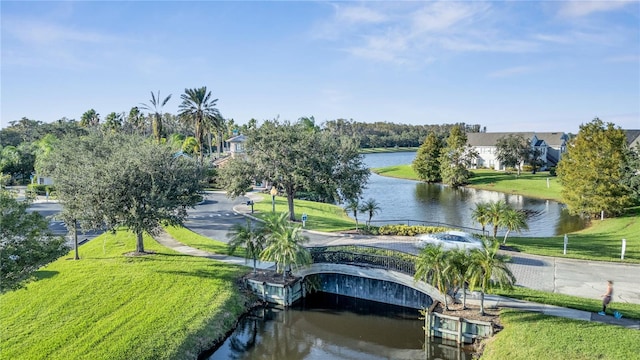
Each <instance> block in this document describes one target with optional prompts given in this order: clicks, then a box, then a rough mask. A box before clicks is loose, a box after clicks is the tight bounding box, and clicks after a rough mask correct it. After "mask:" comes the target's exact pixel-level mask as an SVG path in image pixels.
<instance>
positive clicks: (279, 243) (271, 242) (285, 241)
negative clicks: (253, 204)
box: [260, 213, 312, 278]
mask: <svg viewBox="0 0 640 360" xmlns="http://www.w3.org/2000/svg"><path fill="white" fill-rule="evenodd" d="M288 217H289V214H287V213H282V214H280V215H275V214H272V216H269V217H268V218H267V219H266V220H267V221H266V222H265V225H264V227H265V229H266V239H267V242H266V246H265V247H264V249H263V250H262V251H261V252H260V259H262V260H266V261H275V262H276V266H277V269H276V271H278V272H282V276H283V278H284V277H286V275H287V271H288V270H290V269H291V268H293V267H299V266H304V265H308V264H311V262H312V260H311V254H310V253H309V250H307V248H305V247H304V246H303V244H304V243H305V242H307V241H308V240H309V239H308V238H307V237H306V236H304V235H302V226H301V225H290V224H288V223H287V218H288Z"/></svg>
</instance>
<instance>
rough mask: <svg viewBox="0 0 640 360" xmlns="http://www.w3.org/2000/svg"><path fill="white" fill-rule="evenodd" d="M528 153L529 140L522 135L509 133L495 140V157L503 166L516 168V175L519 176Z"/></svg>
mask: <svg viewBox="0 0 640 360" xmlns="http://www.w3.org/2000/svg"><path fill="white" fill-rule="evenodd" d="M530 153H531V144H530V141H529V140H527V139H525V138H524V137H523V136H522V135H519V134H509V135H506V136H503V137H501V138H499V139H498V140H497V141H496V158H497V159H498V160H499V161H500V162H501V163H502V164H503V165H504V166H505V168H509V167H514V168H516V170H517V171H518V176H520V171H521V169H522V164H523V163H524V162H525V161H527V160H529V158H530Z"/></svg>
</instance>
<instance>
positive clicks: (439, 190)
mask: <svg viewBox="0 0 640 360" xmlns="http://www.w3.org/2000/svg"><path fill="white" fill-rule="evenodd" d="M415 154H416V153H415V152H398V153H380V154H367V155H365V163H366V164H367V166H369V167H372V168H377V167H385V166H392V165H401V164H410V163H411V162H412V161H413V159H414V158H415ZM363 198H364V199H368V198H374V199H375V200H376V201H377V202H378V204H379V206H380V208H381V210H380V211H379V213H378V214H377V215H375V216H374V218H373V222H372V224H374V225H382V224H385V223H405V224H406V223H407V220H414V222H413V224H414V225H415V224H417V222H415V221H424V222H430V223H442V224H450V225H455V226H460V227H463V228H470V229H477V231H480V225H479V224H478V223H476V222H474V221H473V218H472V216H471V213H472V212H473V209H474V208H475V204H476V203H478V202H481V201H485V202H486V201H497V200H505V201H506V202H507V203H508V204H509V205H511V206H512V207H513V208H516V209H521V210H525V211H527V213H528V214H530V215H529V217H528V219H527V222H528V225H529V230H524V231H522V232H521V233H520V234H517V233H516V234H513V233H512V235H516V236H527V237H548V236H554V235H562V234H565V233H569V232H573V231H577V230H580V229H583V228H584V227H585V224H584V222H583V221H582V220H581V219H580V218H579V217H576V216H570V215H569V213H568V211H567V210H566V208H565V206H564V205H563V204H561V203H558V202H555V201H550V200H539V199H533V198H527V197H524V196H522V195H513V194H504V193H499V192H495V191H486V190H476V189H471V188H457V189H454V188H451V187H447V186H443V185H440V184H426V183H422V182H419V181H412V180H403V179H395V178H389V177H384V176H379V175H376V174H371V177H370V178H369V184H368V185H367V189H366V190H365V191H364V193H363ZM365 216H366V215H365V214H362V215H360V217H359V220H360V221H365V220H366V218H365ZM411 223H412V222H409V224H411Z"/></svg>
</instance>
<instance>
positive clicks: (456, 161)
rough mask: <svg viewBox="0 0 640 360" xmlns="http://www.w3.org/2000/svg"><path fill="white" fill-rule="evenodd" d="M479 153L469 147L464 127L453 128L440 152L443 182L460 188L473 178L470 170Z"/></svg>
mask: <svg viewBox="0 0 640 360" xmlns="http://www.w3.org/2000/svg"><path fill="white" fill-rule="evenodd" d="M476 157H477V153H476V152H475V151H474V150H473V149H472V148H471V147H470V146H468V145H467V134H465V132H464V129H463V127H462V126H454V127H453V128H451V132H450V133H449V137H447V140H446V145H445V147H444V148H443V149H442V150H441V152H440V174H441V175H442V182H443V183H445V184H447V185H451V186H453V187H458V186H461V185H464V184H466V183H467V180H468V179H469V178H470V177H471V172H470V171H469V170H468V168H469V166H471V163H472V161H473V159H475V158H476Z"/></svg>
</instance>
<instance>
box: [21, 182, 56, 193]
mask: <svg viewBox="0 0 640 360" xmlns="http://www.w3.org/2000/svg"><path fill="white" fill-rule="evenodd" d="M55 190H56V189H55V187H53V186H52V185H39V184H29V185H27V191H28V192H30V193H35V194H37V195H47V191H48V192H49V194H51V193H52V192H54V191H55Z"/></svg>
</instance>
